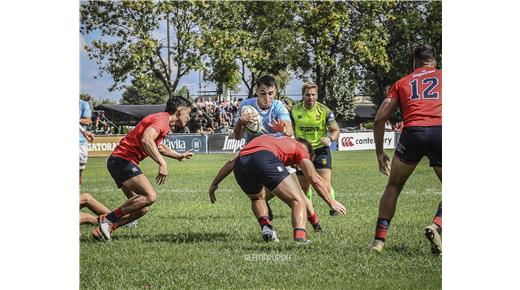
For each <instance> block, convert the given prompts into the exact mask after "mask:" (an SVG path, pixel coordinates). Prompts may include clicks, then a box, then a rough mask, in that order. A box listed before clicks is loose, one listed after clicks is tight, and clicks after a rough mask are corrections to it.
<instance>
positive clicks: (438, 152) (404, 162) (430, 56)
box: [370, 45, 442, 254]
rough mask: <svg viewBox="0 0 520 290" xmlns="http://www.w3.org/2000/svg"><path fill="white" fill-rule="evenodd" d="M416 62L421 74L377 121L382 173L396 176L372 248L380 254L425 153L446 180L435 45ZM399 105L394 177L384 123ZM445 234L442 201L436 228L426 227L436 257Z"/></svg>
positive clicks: (403, 83)
mask: <svg viewBox="0 0 520 290" xmlns="http://www.w3.org/2000/svg"><path fill="white" fill-rule="evenodd" d="M413 60H414V67H415V70H414V71H413V72H412V73H410V74H409V75H406V76H404V77H403V78H402V79H400V80H399V81H397V82H396V83H395V84H394V85H393V86H392V88H391V89H390V91H389V93H388V96H387V98H386V99H385V100H384V101H383V103H382V104H381V106H380V107H379V111H378V112H377V115H376V118H375V122H374V140H375V144H376V155H377V161H378V163H379V171H380V172H381V173H383V174H386V175H388V174H390V176H389V178H388V183H387V185H386V188H385V191H384V192H383V195H382V196H381V200H380V201H379V214H378V219H377V223H376V230H375V236H374V240H373V242H372V246H371V248H370V250H371V251H374V252H378V253H379V252H381V251H382V250H383V245H384V242H385V240H386V237H387V232H388V228H389V226H390V221H391V220H392V218H393V217H394V213H395V209H396V205H397V199H398V197H399V194H400V193H401V190H402V189H403V187H404V185H405V183H406V181H407V179H408V177H410V175H411V174H412V172H413V171H414V169H415V167H416V166H417V164H418V163H419V161H420V160H421V158H422V157H423V156H424V155H426V156H427V157H428V159H429V160H430V166H431V167H433V170H434V171H435V173H436V175H437V177H438V178H439V180H441V181H442V72H441V70H440V69H436V66H437V62H436V60H435V51H434V49H433V47H431V46H429V45H422V46H419V47H417V48H415V50H414V52H413ZM398 106H401V109H402V111H403V118H404V129H403V133H402V134H401V137H400V139H399V144H398V145H397V148H396V149H395V153H394V158H393V159H392V168H391V170H390V172H389V173H388V170H389V167H388V161H390V158H388V156H387V155H386V153H385V151H384V150H383V137H384V124H385V122H386V121H387V120H388V119H390V117H391V116H392V115H393V113H394V112H395V109H396V108H397V107H398ZM441 234H442V202H441V203H439V206H438V208H437V213H436V214H435V216H434V218H433V224H432V225H429V226H427V227H426V228H425V235H426V238H427V239H428V240H429V241H430V244H431V249H432V253H433V254H441V253H442V241H441Z"/></svg>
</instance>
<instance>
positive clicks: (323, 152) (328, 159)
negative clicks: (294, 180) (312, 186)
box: [296, 146, 332, 175]
mask: <svg viewBox="0 0 520 290" xmlns="http://www.w3.org/2000/svg"><path fill="white" fill-rule="evenodd" d="M312 164H314V168H316V169H332V156H331V155H330V147H329V146H323V147H320V148H316V149H314V158H313V159H312ZM296 174H298V175H303V171H301V169H298V171H296Z"/></svg>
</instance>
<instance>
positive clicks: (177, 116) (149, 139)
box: [92, 96, 193, 241]
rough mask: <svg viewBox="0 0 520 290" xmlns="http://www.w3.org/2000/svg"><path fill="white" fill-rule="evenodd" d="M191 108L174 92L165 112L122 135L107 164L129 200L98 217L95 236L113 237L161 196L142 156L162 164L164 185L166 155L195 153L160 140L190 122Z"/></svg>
mask: <svg viewBox="0 0 520 290" xmlns="http://www.w3.org/2000/svg"><path fill="white" fill-rule="evenodd" d="M190 111H191V105H190V102H189V101H188V100H187V99H185V98H183V97H180V96H173V97H171V98H170V99H169V100H168V102H167V104H166V109H165V111H164V112H160V113H155V114H151V115H148V116H146V117H145V118H144V119H143V120H141V121H140V122H139V123H138V124H137V126H136V127H135V128H134V129H133V130H132V131H130V132H128V134H127V135H126V136H125V137H124V138H123V139H121V141H120V142H119V145H117V147H116V148H115V149H114V152H112V155H110V157H109V158H108V161H107V167H108V171H109V172H110V175H112V178H113V179H114V181H115V182H116V184H117V187H118V188H121V190H122V191H123V193H124V194H125V195H126V197H127V198H128V200H127V201H126V202H125V203H123V204H122V205H121V206H120V207H118V208H117V209H115V210H114V211H112V212H110V213H108V214H106V215H102V216H100V217H99V218H98V223H99V227H96V228H95V229H94V230H93V231H92V234H93V236H94V237H96V238H98V239H99V238H101V237H104V238H105V239H107V240H109V241H110V240H111V239H112V232H113V231H114V230H115V229H117V228H118V227H119V226H121V225H125V224H127V223H130V222H132V221H134V220H137V219H138V218H140V217H142V216H143V215H145V214H146V213H147V212H148V206H150V205H152V204H153V203H154V202H155V200H156V199H157V193H156V192H155V190H154V188H153V186H152V184H151V183H150V181H149V180H148V179H147V178H146V176H145V175H144V174H143V173H142V172H141V169H140V168H139V166H138V165H139V162H140V161H141V160H143V159H145V158H146V157H148V156H150V157H151V158H152V159H153V160H154V161H155V162H157V164H159V170H158V173H157V177H156V178H155V180H156V181H157V183H158V184H159V185H161V184H163V183H164V182H165V181H166V177H167V176H168V167H167V164H166V161H165V160H164V158H163V155H164V156H168V157H170V158H174V159H177V160H179V161H181V160H183V159H184V158H187V159H189V158H190V157H191V156H192V155H193V153H192V152H191V151H187V152H184V153H182V154H179V153H177V152H175V151H174V150H171V149H170V148H168V147H167V146H165V145H164V144H159V143H161V142H162V140H163V139H164V137H165V136H166V135H167V134H168V133H169V132H170V130H171V128H173V127H176V128H177V129H182V128H184V127H185V126H186V124H187V123H188V121H189V120H190Z"/></svg>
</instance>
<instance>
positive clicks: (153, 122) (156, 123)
mask: <svg viewBox="0 0 520 290" xmlns="http://www.w3.org/2000/svg"><path fill="white" fill-rule="evenodd" d="M167 126H168V129H169V128H170V127H169V124H167ZM148 127H151V128H154V129H155V131H157V133H158V134H159V137H162V136H163V135H166V134H168V131H169V130H168V131H166V132H165V130H164V128H165V127H164V121H163V120H162V119H161V118H158V117H153V118H151V119H150V123H149V124H148Z"/></svg>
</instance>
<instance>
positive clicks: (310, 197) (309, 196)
mask: <svg viewBox="0 0 520 290" xmlns="http://www.w3.org/2000/svg"><path fill="white" fill-rule="evenodd" d="M306 195H307V197H308V198H309V199H310V200H311V201H312V188H311V187H309V190H307V193H306Z"/></svg>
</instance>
